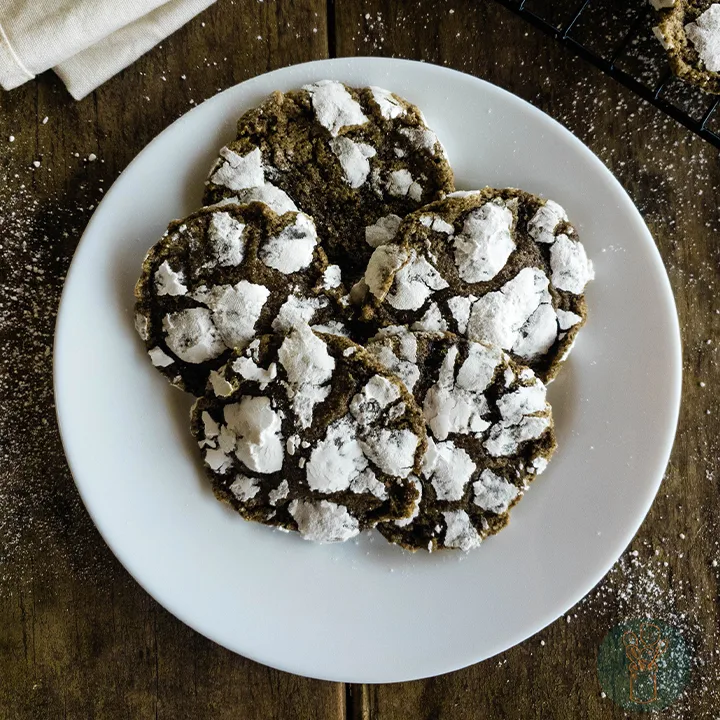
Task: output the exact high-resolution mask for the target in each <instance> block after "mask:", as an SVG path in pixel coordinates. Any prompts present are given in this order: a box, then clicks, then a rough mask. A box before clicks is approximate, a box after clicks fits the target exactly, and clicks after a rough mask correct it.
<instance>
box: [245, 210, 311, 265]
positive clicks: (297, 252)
mask: <svg viewBox="0 0 720 720" xmlns="http://www.w3.org/2000/svg"><path fill="white" fill-rule="evenodd" d="M317 241H318V236H317V230H316V229H315V223H314V222H313V221H312V219H311V218H310V217H308V216H307V215H305V213H298V214H297V215H296V216H295V222H294V223H292V224H291V225H287V226H286V227H285V228H283V230H282V231H281V232H280V234H279V235H277V236H276V237H271V238H268V239H267V240H266V241H265V242H264V243H263V244H262V245H261V246H260V248H259V250H258V256H259V258H260V259H261V260H262V261H263V262H264V263H265V265H267V266H268V267H271V268H274V269H275V270H279V271H280V272H282V273H285V274H286V275H289V274H290V273H294V272H298V271H299V270H302V269H303V268H306V267H308V266H309V265H310V263H311V262H312V261H313V251H314V250H315V246H316V245H317Z"/></svg>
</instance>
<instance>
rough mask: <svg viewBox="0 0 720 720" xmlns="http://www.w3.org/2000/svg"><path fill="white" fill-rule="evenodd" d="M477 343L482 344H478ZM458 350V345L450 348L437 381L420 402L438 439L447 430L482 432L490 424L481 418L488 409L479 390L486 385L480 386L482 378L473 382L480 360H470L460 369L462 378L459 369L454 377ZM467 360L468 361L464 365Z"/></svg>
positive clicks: (446, 434) (445, 435) (445, 434)
mask: <svg viewBox="0 0 720 720" xmlns="http://www.w3.org/2000/svg"><path fill="white" fill-rule="evenodd" d="M476 347H478V348H482V346H480V345H477V346H476ZM458 352H459V351H458V347H457V345H453V346H452V347H450V348H449V350H448V351H447V354H446V356H445V359H444V360H443V363H442V366H441V367H440V372H439V376H438V378H437V381H436V383H435V384H434V385H432V386H431V387H430V388H429V389H428V391H427V393H426V395H425V401H424V402H423V415H424V416H425V422H426V423H427V425H428V427H429V428H430V429H431V430H432V433H433V435H434V436H435V437H436V438H437V439H438V440H445V439H446V438H447V436H448V435H449V434H450V433H460V434H463V435H467V434H470V433H481V432H483V431H484V430H486V429H487V428H488V427H490V423H489V422H488V421H487V420H484V419H483V416H484V415H486V414H487V413H488V412H489V410H490V407H489V405H488V402H487V399H486V397H485V396H484V395H483V392H482V391H483V390H484V389H485V386H482V380H480V381H479V382H476V380H477V377H476V375H475V373H474V372H473V370H474V369H475V367H478V368H479V367H481V364H480V362H474V361H470V362H471V364H470V366H469V367H468V368H467V369H465V370H464V372H462V378H461V377H460V372H459V373H458V380H457V381H456V380H455V363H456V361H457V357H458ZM466 364H467V361H466V363H465V364H464V365H463V368H465V365H466ZM461 371H462V369H461ZM463 381H464V382H465V384H466V385H469V386H470V387H464V386H463V385H462V384H461V383H462V382H463ZM456 382H457V384H456ZM488 382H489V379H488ZM485 385H487V383H486V384H485Z"/></svg>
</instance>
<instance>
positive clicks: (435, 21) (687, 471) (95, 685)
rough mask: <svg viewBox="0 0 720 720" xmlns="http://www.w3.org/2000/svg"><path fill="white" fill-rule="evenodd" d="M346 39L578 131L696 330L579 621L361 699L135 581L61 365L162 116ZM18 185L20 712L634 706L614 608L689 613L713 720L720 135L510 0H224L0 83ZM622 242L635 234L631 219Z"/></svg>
mask: <svg viewBox="0 0 720 720" xmlns="http://www.w3.org/2000/svg"><path fill="white" fill-rule="evenodd" d="M565 4H566V5H567V3H565ZM570 4H571V5H574V4H575V3H570ZM328 11H330V12H329V15H328ZM328 17H329V18H330V20H331V26H330V27H329V28H328V24H327V18H328ZM333 50H336V51H337V54H338V55H395V56H398V57H409V58H416V59H423V60H426V61H429V62H436V63H439V64H444V65H448V66H451V67H454V68H457V69H459V70H463V71H465V72H469V73H472V74H474V75H477V76H479V77H483V78H485V79H487V80H490V81H491V82H494V83H496V84H498V85H500V86H502V87H505V88H507V89H509V90H511V91H512V92H514V93H516V94H518V95H519V96H521V97H524V98H525V99H527V100H529V101H530V102H532V103H533V104H535V105H537V106H538V107H540V108H541V109H543V110H545V111H546V112H548V113H549V114H550V115H552V116H553V117H555V118H556V119H558V120H560V121H561V122H562V123H564V124H565V125H566V126H567V127H569V128H570V129H571V130H572V131H573V132H575V133H576V134H577V135H578V136H579V137H580V138H581V139H582V140H583V141H584V142H586V143H587V144H588V145H589V146H590V147H591V148H592V149H593V150H594V151H595V152H596V153H597V154H598V155H599V157H600V158H601V159H602V160H603V161H604V162H605V163H606V164H607V165H608V167H609V168H610V169H611V170H612V171H613V172H614V173H615V174H616V176H617V177H618V178H619V179H620V181H621V182H622V184H623V185H624V186H625V188H626V189H627V190H628V192H629V193H630V195H631V196H632V197H633V199H634V200H635V202H636V203H637V204H638V206H639V208H640V210H641V212H642V213H643V215H644V217H645V219H646V221H647V222H648V224H649V226H650V228H651V230H652V232H653V234H654V236H655V238H656V241H657V243H658V247H659V249H660V251H661V253H662V256H663V259H664V260H665V263H666V266H667V268H668V271H669V274H670V279H671V282H672V285H673V290H674V292H675V297H676V300H677V304H678V312H679V314H680V319H681V325H682V332H683V341H684V346H685V364H684V368H685V383H684V403H683V409H682V415H681V423H680V429H679V433H678V437H677V441H676V446H675V450H674V453H673V458H672V461H671V464H670V467H669V469H668V473H667V478H666V480H665V483H664V485H663V487H662V489H661V493H660V495H659V497H658V499H657V501H656V503H655V504H654V506H653V509H652V510H651V512H650V515H649V516H648V519H647V520H646V522H645V524H644V525H643V527H642V529H641V531H640V533H639V535H638V537H637V538H636V539H635V541H634V542H633V544H632V546H631V548H630V549H629V551H628V552H627V553H626V554H625V556H624V557H623V559H622V560H621V561H620V563H619V564H618V566H617V567H616V569H615V570H614V571H613V572H611V573H610V575H608V577H607V578H606V579H605V580H604V581H603V583H602V584H601V585H600V586H599V588H598V589H596V590H595V591H594V592H593V593H592V594H591V595H590V596H589V598H587V599H586V600H585V601H584V602H583V603H581V604H580V605H579V606H578V607H577V608H575V609H574V610H573V611H572V612H571V613H570V615H569V616H568V617H569V621H568V620H567V619H562V620H560V621H558V622H556V623H554V624H553V625H551V626H550V627H549V628H547V629H546V630H544V631H543V632H542V633H540V634H539V635H538V636H536V637H534V638H532V639H531V640H529V641H527V642H526V643H524V644H522V645H520V646H519V647H516V648H514V649H513V650H511V651H509V652H507V653H504V654H503V655H502V656H500V657H497V658H494V659H492V660H489V661H487V662H485V663H482V664H479V665H476V666H474V667H471V668H468V669H466V670H462V671H460V672H457V673H452V674H450V675H445V676H442V677H439V678H435V679H432V680H426V681H420V682H414V683H404V684H400V685H393V686H351V687H349V688H348V689H347V702H346V692H345V688H344V687H343V686H342V685H336V684H331V683H321V682H315V681H310V680H304V679H300V678H297V677H293V676H290V675H286V674H283V673H280V672H277V671H273V670H270V669H267V668H264V667H262V666H260V665H257V664H255V663H252V662H250V661H248V660H245V659H243V658H241V657H238V656H235V655H233V654H232V653H230V652H228V651H226V650H223V649H222V648H219V647H218V646H216V645H214V644H213V643H211V642H209V641H207V640H205V639H204V638H202V637H200V636H199V635H197V634H196V633H195V632H193V631H192V630H190V629H188V628H187V627H185V626H184V625H183V624H182V623H180V622H179V621H178V620H176V619H174V618H173V617H172V616H171V615H169V614H168V613H167V612H166V611H165V610H163V609H162V608H160V607H159V606H158V605H157V604H156V603H155V602H154V601H153V600H152V599H151V598H149V597H148V596H147V594H146V593H145V592H144V591H142V590H141V589H140V588H139V587H138V586H137V585H136V584H135V583H134V581H133V580H132V579H131V578H130V577H129V576H128V574H127V573H126V572H125V570H124V569H123V568H122V567H121V566H120V565H119V563H118V562H117V561H116V560H115V559H114V558H113V556H112V555H111V553H110V552H109V550H108V549H107V548H106V546H105V545H104V543H103V541H102V539H101V538H100V536H99V534H98V533H97V531H96V530H95V529H94V527H93V525H92V522H91V521H90V519H89V518H88V516H87V514H86V512H85V510H84V508H83V506H82V504H81V502H80V500H79V498H78V496H77V492H76V490H75V487H74V485H73V483H72V480H71V478H70V475H69V471H68V469H67V466H66V464H65V460H64V457H63V453H62V448H61V445H60V441H59V437H58V433H57V428H56V425H55V419H54V409H53V404H52V378H51V343H52V333H53V324H54V317H55V310H56V307H57V302H58V299H59V294H60V290H61V288H62V282H63V279H64V275H65V272H66V271H67V268H68V265H69V262H70V259H71V256H72V252H73V250H74V248H75V246H76V244H77V241H78V239H79V236H80V234H81V232H82V230H83V228H84V226H85V224H86V223H87V221H88V219H89V217H90V215H91V213H92V210H93V208H94V206H95V205H96V204H97V202H98V201H99V199H100V198H101V197H102V189H103V188H104V187H109V186H110V184H111V183H112V182H113V180H114V179H115V178H116V177H117V175H118V174H119V173H120V172H121V171H122V170H123V169H124V167H125V166H126V165H127V164H128V162H129V161H130V160H131V159H132V158H133V157H134V156H135V155H136V154H137V153H138V152H139V151H140V150H141V149H142V148H143V147H144V146H145V145H146V144H147V142H149V141H150V140H151V139H152V138H153V137H154V136H155V135H156V134H157V133H158V132H159V131H160V130H162V129H163V128H165V127H166V126H167V125H169V124H170V123H171V122H172V121H173V120H174V119H176V118H177V117H179V116H180V115H181V114H183V113H184V112H185V111H187V110H188V109H189V108H190V107H192V106H193V105H194V104H196V103H198V102H201V101H202V100H203V99H205V98H206V97H209V96H211V95H213V94H214V93H215V92H216V91H217V90H218V89H223V88H225V87H228V86H230V85H233V84H235V83H237V82H240V81H242V80H244V79H246V78H248V77H251V76H253V75H256V74H259V73H262V72H265V71H267V70H270V69H274V68H276V67H280V66H283V65H288V64H292V63H296V62H301V61H304V60H310V59H317V58H321V57H326V56H327V55H328V53H329V52H332V51H333ZM46 117H47V121H46V122H43V121H44V119H45V118H46ZM11 135H12V136H13V137H14V141H13V142H10V140H9V137H10V136H11ZM91 153H92V154H93V155H94V156H96V157H97V159H96V160H95V161H90V160H89V159H88V158H89V157H90V155H91ZM34 162H37V163H38V164H39V166H38V167H35V166H34V164H33V163H34ZM0 181H1V182H0V250H1V251H2V252H0V341H1V342H2V347H3V352H2V353H0V718H2V720H5V719H8V720H42V719H44V718H49V719H52V720H55V718H70V719H72V720H75V719H78V720H80V719H83V720H85V719H86V718H103V719H104V718H107V719H109V720H116V719H119V718H128V719H130V718H132V719H133V720H135V719H141V720H143V719H144V718H165V719H167V720H180V719H183V718H197V719H198V720H203V719H204V718H208V719H209V718H213V719H216V718H219V719H221V720H222V719H224V718H243V719H245V718H248V719H250V720H252V719H254V718H258V719H260V718H262V719H263V720H264V719H265V718H267V719H273V718H277V719H278V720H290V719H292V718H298V719H301V720H304V719H306V718H308V719H317V720H327V719H332V720H336V719H338V718H343V717H345V716H346V715H347V717H352V718H355V719H356V720H360V719H361V718H362V720H370V719H371V718H372V719H373V720H407V718H412V719H413V720H431V719H432V720H436V719H445V718H453V719H457V720H469V719H471V718H472V719H474V718H483V720H495V719H496V718H497V719H499V718H516V717H522V718H528V719H532V718H537V719H538V720H539V719H542V720H546V719H547V718H553V719H554V720H565V719H568V720H569V719H572V720H576V719H577V718H592V719H593V720H596V719H598V718H603V719H604V718H621V717H625V712H624V711H622V710H621V709H620V708H618V707H616V706H615V705H613V704H612V703H611V701H610V700H609V699H607V698H603V697H602V696H601V689H600V686H599V684H598V681H597V679H596V669H595V657H596V653H597V649H598V646H599V644H600V642H601V640H602V638H603V636H604V635H605V633H606V632H607V631H608V630H609V629H610V627H612V626H613V625H614V624H616V623H618V622H621V621H623V620H625V619H628V618H630V617H638V616H643V615H645V614H649V615H653V616H656V617H660V618H665V619H667V620H668V621H670V622H672V623H673V624H675V625H677V626H678V627H680V628H681V629H682V631H683V633H684V634H685V636H686V637H687V639H688V641H689V642H690V643H691V644H692V647H693V655H694V667H693V679H692V682H691V685H690V686H689V688H688V691H687V694H686V697H684V698H683V699H681V700H680V701H679V702H678V703H677V704H676V705H674V706H673V707H672V708H670V709H669V710H668V711H667V712H666V713H665V714H664V717H671V718H683V720H684V719H685V718H687V719H688V720H695V719H696V718H698V719H699V718H705V717H715V715H716V710H715V708H716V707H717V706H718V705H720V691H719V690H718V687H720V635H719V630H718V627H719V625H720V622H719V617H718V604H717V598H718V567H717V564H718V562H719V561H720V544H719V542H720V540H719V539H720V527H719V524H718V520H717V518H718V516H719V511H720V493H719V492H718V483H719V482H720V463H719V462H718V456H719V455H720V442H719V441H718V430H719V429H720V423H719V422H718V419H717V418H718V415H720V404H719V403H718V393H717V388H718V382H719V381H720V370H719V369H718V355H717V353H718V350H717V347H718V344H720V300H718V293H717V291H718V287H717V280H718V267H719V263H720V243H719V242H718V222H719V218H718V211H717V207H718V200H719V195H720V191H719V190H718V187H719V186H720V166H719V164H718V153H717V151H716V150H714V149H713V148H711V147H710V146H708V145H707V144H704V143H702V142H701V141H699V140H697V139H695V138H693V137H692V136H690V135H689V134H688V133H687V132H686V131H685V130H684V129H682V128H681V127H680V126H679V125H677V124H675V123H674V122H672V121H670V120H666V119H665V118H664V117H663V116H661V115H660V114H659V113H658V112H657V111H655V110H654V109H653V108H651V107H648V106H646V105H643V104H641V103H639V102H638V101H637V100H635V98H634V97H633V96H632V95H631V94H630V93H628V92H627V91H625V90H623V89H622V88H621V87H620V86H618V85H617V84H615V83H614V82H613V81H611V80H608V79H606V78H605V77H603V76H602V75H601V74H600V73H598V72H596V71H595V70H593V69H592V68H590V67H589V66H588V65H586V64H585V63H583V62H582V61H579V60H575V59H573V58H572V57H571V56H570V55H569V54H568V53H567V52H566V51H565V50H564V49H563V48H561V47H558V46H556V45H554V44H553V43H552V42H550V41H549V40H548V39H547V38H545V37H544V36H543V35H541V34H540V33H538V32H537V31H535V30H534V29H533V28H531V27H529V26H527V25H525V24H523V23H522V22H521V21H519V20H518V19H517V18H515V17H514V16H513V15H512V14H511V13H509V12H507V11H506V10H504V9H503V8H500V7H499V6H497V5H495V4H494V3H493V2H491V0H451V1H448V2H445V3H437V2H435V0H417V1H414V2H408V1H407V0H405V1H403V0H331V1H330V2H328V3H326V2H325V0H265V1H264V2H259V1H257V0H234V1H233V0H218V3H217V5H215V6H214V7H213V8H211V9H210V10H209V11H207V12H206V13H204V14H203V15H201V16H200V17H198V18H197V19H195V20H194V21H193V22H191V23H189V24H188V25H187V26H186V27H185V28H183V29H182V30H180V31H179V32H178V33H176V34H175V35H174V36H172V37H171V38H169V39H168V40H166V41H165V42H163V44H162V45H161V46H160V47H158V48H155V49H154V50H153V51H152V52H150V53H149V54H148V55H147V56H145V57H144V58H142V59H141V60H140V61H139V62H137V63H136V64H135V65H133V66H132V67H131V68H129V69H128V70H126V71H125V72H123V73H121V74H120V75H119V76H117V77H116V78H113V79H112V80H110V81H109V82H108V83H107V84H106V85H104V86H103V87H102V88H100V89H99V90H98V91H97V92H95V93H93V94H92V95H91V96H89V97H88V98H86V99H85V100H83V101H81V102H74V101H72V100H71V99H70V97H69V96H68V95H67V94H66V93H65V91H64V89H63V88H62V86H61V85H60V83H59V82H58V81H57V80H56V79H55V78H54V77H53V76H52V75H51V74H46V75H45V76H43V77H41V78H40V79H38V80H37V81H35V82H31V83H28V84H26V85H24V86H22V87H21V88H18V89H17V90H14V91H12V92H10V93H6V94H2V95H0ZM607 252H621V249H618V248H615V247H614V245H613V239H612V238H608V241H607ZM639 271H641V270H639ZM658 392H662V388H659V389H658ZM713 562H715V566H713Z"/></svg>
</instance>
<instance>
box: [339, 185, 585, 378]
mask: <svg viewBox="0 0 720 720" xmlns="http://www.w3.org/2000/svg"><path fill="white" fill-rule="evenodd" d="M593 277H594V271H593V266H592V263H591V262H590V261H589V260H588V258H587V255H586V253H585V249H584V247H583V245H582V243H581V242H580V241H579V239H578V236H577V232H576V231H575V228H574V227H573V226H572V225H571V224H570V222H569V220H568V217H567V214H566V213H565V210H564V209H563V208H562V207H561V206H560V205H558V204H557V203H555V202H553V201H552V200H543V199H541V198H539V197H537V196H535V195H531V194H529V193H526V192H523V191H522V190H516V189H513V188H510V189H504V190H495V189H493V188H485V189H484V190H479V191H474V192H457V193H453V194H452V195H450V196H448V197H447V198H446V199H444V200H441V201H439V202H436V203H432V204H430V205H428V206H426V207H424V208H422V209H421V210H418V211H417V212H415V213H412V214H411V215H409V216H407V217H406V218H405V220H404V221H403V222H402V223H401V224H400V226H399V227H398V229H397V231H396V232H395V233H394V234H393V235H392V236H391V237H390V238H389V240H388V241H387V242H385V243H384V244H381V245H379V246H378V247H377V248H376V250H375V251H374V253H373V255H372V257H371V258H370V261H369V262H368V265H367V268H366V270H365V274H364V278H363V280H361V281H360V282H358V283H357V284H356V285H355V286H354V287H353V288H352V292H351V299H352V300H353V301H354V302H355V303H356V304H357V305H359V306H360V307H361V311H360V312H361V315H362V317H363V319H364V320H365V321H366V322H367V323H368V324H369V327H371V328H374V327H381V326H384V325H404V326H408V327H410V328H411V329H413V330H425V331H437V332H444V331H450V332H454V333H456V334H458V335H462V336H465V337H467V338H468V339H470V340H473V341H476V342H483V343H487V344H490V345H495V346H497V347H499V348H501V349H503V350H505V351H507V352H508V353H510V355H511V356H512V357H513V359H515V361H516V362H518V363H521V364H524V365H527V366H529V367H530V368H531V369H532V370H533V371H534V372H535V373H536V374H537V375H538V376H539V377H540V378H541V379H542V380H543V381H546V382H547V381H549V380H551V379H552V378H553V377H554V376H555V375H556V374H557V372H558V369H559V367H560V364H561V363H562V361H563V360H564V359H565V358H566V357H567V355H568V353H569V352H570V349H571V348H572V345H573V342H574V340H575V337H576V335H577V333H578V331H579V330H580V328H581V327H582V325H583V323H584V322H585V319H586V314H587V313H586V305H585V297H584V291H585V285H586V284H587V282H588V281H589V280H591V279H592V278H593Z"/></svg>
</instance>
